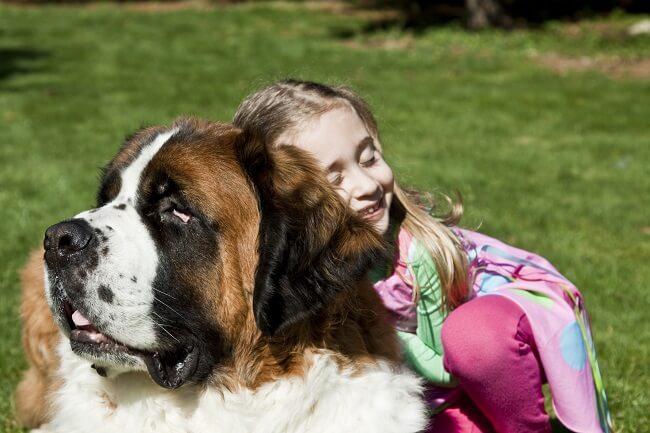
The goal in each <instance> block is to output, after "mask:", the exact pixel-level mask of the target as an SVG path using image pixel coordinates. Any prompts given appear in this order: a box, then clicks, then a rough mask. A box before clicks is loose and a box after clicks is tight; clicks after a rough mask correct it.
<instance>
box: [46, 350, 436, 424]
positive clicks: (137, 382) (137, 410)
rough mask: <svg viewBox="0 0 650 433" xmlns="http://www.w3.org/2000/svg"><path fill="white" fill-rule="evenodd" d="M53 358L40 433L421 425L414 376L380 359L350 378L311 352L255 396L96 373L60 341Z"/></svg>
mask: <svg viewBox="0 0 650 433" xmlns="http://www.w3.org/2000/svg"><path fill="white" fill-rule="evenodd" d="M59 354H60V356H61V367H60V374H61V376H62V377H63V378H65V381H64V384H63V386H62V388H61V389H60V390H59V391H58V393H57V394H56V397H55V402H54V408H55V411H54V413H55V416H54V419H53V420H52V421H51V422H50V423H49V424H47V425H45V426H43V427H41V429H39V430H38V431H39V432H41V433H87V432H93V433H131V432H133V433H154V432H155V433H171V432H174V433H180V432H186V433H208V432H209V433H306V432H310V433H325V432H328V433H330V432H332V433H334V432H335V433H344V432H355V433H366V432H367V433H393V432H394V433H398V432H399V433H408V432H417V431H420V430H421V429H422V428H424V427H425V425H426V419H427V418H426V415H425V407H424V403H423V401H422V399H421V386H420V381H419V379H417V378H416V377H415V376H414V375H413V374H412V373H410V372H408V371H407V370H405V369H403V367H396V366H394V365H391V364H389V363H388V362H385V361H378V362H377V363H376V364H374V365H370V366H368V367H367V368H366V369H365V370H364V371H363V372H361V373H359V372H356V373H353V372H352V371H350V370H346V369H341V368H339V366H338V365H337V364H336V362H335V361H334V360H333V357H332V354H331V353H328V352H325V351H322V352H316V353H313V355H312V356H311V366H310V367H309V368H308V370H307V372H306V374H305V375H304V377H289V378H283V379H280V380H278V381H276V382H272V383H267V384H265V385H263V386H261V387H260V388H259V389H257V390H256V391H251V390H249V389H240V390H237V391H233V392H230V391H227V390H225V389H216V388H214V387H210V386H208V387H198V386H184V387H182V388H180V389H177V390H173V391H170V390H166V389H163V388H161V387H159V386H157V385H155V384H154V383H153V382H152V381H151V380H150V379H149V378H148V376H147V375H146V374H145V373H138V372H134V373H127V374H121V375H118V376H115V377H109V378H102V377H100V376H98V375H97V374H96V373H95V371H94V370H92V369H91V368H90V363H89V362H88V361H85V360H83V359H80V358H78V357H77V356H76V355H74V354H73V353H72V352H71V351H70V349H69V346H68V342H67V339H66V338H62V342H61V344H60V345H59ZM109 400H110V402H109ZM34 433H35V432H34Z"/></svg>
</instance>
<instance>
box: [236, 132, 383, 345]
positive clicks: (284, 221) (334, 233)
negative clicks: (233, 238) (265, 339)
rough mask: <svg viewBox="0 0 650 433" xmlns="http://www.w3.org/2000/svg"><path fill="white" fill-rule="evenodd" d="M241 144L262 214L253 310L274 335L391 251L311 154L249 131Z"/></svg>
mask: <svg viewBox="0 0 650 433" xmlns="http://www.w3.org/2000/svg"><path fill="white" fill-rule="evenodd" d="M240 139H241V142H240V143H239V144H238V149H239V158H240V163H241V164H242V167H244V169H245V170H246V171H247V173H248V174H249V176H250V177H251V180H252V182H253V184H254V185H255V188H256V189H257V194H258V197H259V203H260V210H261V223H260V230H259V236H258V242H259V244H258V251H259V262H258V266H257V271H256V275H255V288H254V295H253V310H254V313H255V320H256V322H257V326H258V327H259V328H260V330H261V331H262V332H263V333H264V334H266V335H274V334H275V333H277V332H279V331H282V330H284V329H286V328H288V327H290V326H292V325H294V324H296V323H298V322H301V321H303V320H306V319H308V318H309V317H311V316H312V315H314V314H315V313H317V312H318V311H319V310H320V309H322V308H323V306H324V305H325V304H326V303H327V302H328V301H330V300H332V298H333V297H334V296H335V295H336V294H337V293H340V292H342V291H344V290H348V289H350V288H352V287H354V286H355V284H356V283H357V282H358V281H360V280H361V279H362V278H364V276H365V275H366V273H367V271H368V270H369V269H370V267H371V266H372V264H373V263H374V262H375V261H376V260H378V259H380V258H382V257H384V256H385V254H386V253H385V251H386V250H385V247H384V243H383V240H382V237H381V235H380V234H379V233H377V232H376V231H375V230H373V229H372V227H371V226H370V225H368V224H367V223H365V222H364V221H362V220H361V219H360V218H358V217H357V216H356V215H355V214H353V212H352V211H351V210H350V209H349V208H348V206H347V205H346V204H345V203H344V202H343V201H342V199H341V198H340V197H339V196H338V194H337V193H336V191H335V190H334V189H333V188H332V187H331V186H330V185H329V182H328V181H327V179H326V178H325V175H324V173H323V172H322V170H321V169H320V168H319V167H318V165H317V163H316V161H314V159H313V158H312V157H311V156H309V155H308V154H307V153H306V152H304V151H302V150H300V149H298V148H296V147H293V146H279V147H273V148H269V147H267V146H266V145H265V144H264V143H263V142H262V141H260V140H257V139H255V138H254V137H252V136H251V135H250V134H248V133H246V132H244V134H242V137H240Z"/></svg>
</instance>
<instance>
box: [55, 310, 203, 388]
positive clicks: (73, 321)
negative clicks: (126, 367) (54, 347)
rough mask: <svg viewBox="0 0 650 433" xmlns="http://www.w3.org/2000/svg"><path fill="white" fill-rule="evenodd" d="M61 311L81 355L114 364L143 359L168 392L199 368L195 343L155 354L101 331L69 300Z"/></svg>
mask: <svg viewBox="0 0 650 433" xmlns="http://www.w3.org/2000/svg"><path fill="white" fill-rule="evenodd" d="M62 309H63V313H64V315H65V318H66V322H67V324H68V326H69V329H70V345H71V347H72V350H73V352H75V353H76V354H77V355H79V356H82V357H90V358H92V359H93V360H110V361H113V362H115V361H116V360H122V361H123V360H124V359H126V358H131V357H137V358H140V359H141V360H142V361H143V362H144V364H145V365H146V367H147V370H148V372H149V375H150V376H151V378H152V379H153V381H154V382H156V383H157V384H158V385H160V386H162V387H164V388H169V389H175V388H178V387H180V386H181V385H183V384H184V383H185V382H186V381H187V380H188V379H190V378H191V377H192V376H193V374H194V372H195V371H196V369H197V365H198V360H199V351H198V350H197V349H196V347H195V345H193V344H178V345H177V346H176V347H174V348H172V349H165V350H156V351H145V350H141V349H137V348H133V347H129V346H127V345H125V344H123V343H120V342H119V341H118V340H116V339H115V338H113V337H111V336H109V335H107V334H106V333H104V332H102V331H101V330H100V329H98V327H97V326H96V325H94V324H93V323H92V322H91V321H90V320H89V319H88V318H87V317H86V316H84V314H83V313H82V312H81V311H79V310H78V309H76V308H75V307H74V306H73V305H72V304H71V303H70V302H69V301H67V300H65V301H63V308H62ZM129 355H130V356H129Z"/></svg>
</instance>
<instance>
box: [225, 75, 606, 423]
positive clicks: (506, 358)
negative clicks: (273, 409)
mask: <svg viewBox="0 0 650 433" xmlns="http://www.w3.org/2000/svg"><path fill="white" fill-rule="evenodd" d="M234 123H235V124H236V125H237V126H239V127H241V128H246V129H248V130H251V131H254V132H255V133H256V134H258V135H259V136H260V137H263V138H264V139H265V140H266V141H267V142H268V143H271V144H272V145H292V146H296V147H299V148H301V149H304V150H306V151H308V152H310V153H312V154H313V155H314V156H315V157H316V158H317V159H318V161H319V163H320V165H321V166H322V167H323V169H324V170H325V172H326V173H327V178H328V180H329V181H330V182H331V183H332V185H334V186H335V187H336V188H337V191H338V193H339V194H340V196H341V197H342V198H343V200H345V201H346V202H347V203H348V205H349V206H350V207H351V208H352V209H353V210H355V211H356V212H358V213H359V215H360V216H361V217H363V218H365V219H366V220H368V221H369V222H370V223H372V224H373V225H374V227H375V228H376V229H377V230H378V231H379V232H380V233H382V234H384V235H385V236H386V238H387V239H388V240H389V242H390V243H391V244H392V245H393V247H394V258H393V260H392V262H391V263H385V264H378V266H377V269H378V272H377V275H376V276H375V281H376V282H375V289H376V290H377V292H378V294H379V296H380V297H381V299H382V301H383V302H384V305H385V306H386V308H387V309H388V311H389V312H390V315H391V320H392V322H393V323H394V325H395V327H396V329H397V331H398V335H399V337H400V339H401V340H402V343H403V345H404V351H405V357H406V359H407V361H408V362H409V363H410V365H411V366H412V367H413V369H414V370H416V371H417V372H418V373H420V374H421V375H422V376H423V377H425V378H426V379H427V380H428V386H427V390H426V398H427V400H428V401H429V403H430V407H431V409H432V413H433V414H435V416H434V417H433V418H432V423H431V425H430V427H429V431H432V432H433V431H439V432H508V433H510V432H512V433H525V432H550V431H551V426H550V422H549V417H548V415H547V413H546V411H545V409H544V395H543V393H542V385H543V384H544V383H545V382H548V383H549V385H550V388H551V392H552V398H553V404H554V407H555V411H556V413H557V415H558V418H559V419H560V420H561V421H562V422H563V424H565V425H566V426H567V427H568V428H570V429H571V430H573V431H575V432H608V431H609V429H610V421H609V416H608V412H607V406H606V401H605V394H604V391H603V389H602V381H601V378H600V373H599V371H598V365H597V363H596V358H595V351H594V349H593V343H592V340H591V335H590V331H589V327H588V321H587V319H586V313H585V310H584V306H583V302H582V296H581V294H580V292H579V291H578V290H577V289H576V287H575V286H574V285H573V284H572V283H570V282H569V281H568V280H566V279H565V278H564V277H563V276H562V275H560V274H559V273H558V271H557V270H556V269H555V268H554V267H553V266H552V265H551V264H550V263H549V262H548V261H546V260H545V259H543V258H541V257H539V256H537V255H535V254H532V253H529V252H527V251H523V250H520V249H517V248H514V247H511V246H509V245H506V244H504V243H502V242H500V241H498V240H496V239H492V238H490V237H487V236H484V235H481V234H479V233H475V232H471V231H467V230H463V229H460V228H458V227H457V226H456V225H457V223H458V222H459V220H460V217H461V215H462V207H461V206H460V205H459V204H454V205H453V206H452V210H451V212H450V213H449V214H448V215H445V216H444V217H433V216H431V215H430V214H429V213H428V212H427V211H426V210H425V208H424V207H422V206H420V203H421V202H422V200H420V197H419V195H417V194H411V193H407V192H406V191H405V190H403V189H402V188H401V187H400V186H399V184H398V183H397V182H396V181H395V179H394V176H393V172H392V170H391V168H390V167H389V166H388V164H387V163H386V161H385V160H384V159H383V155H382V148H381V144H380V141H379V133H378V128H377V123H376V121H375V118H374V116H373V115H372V113H371V111H370V108H369V107H368V105H367V104H366V103H365V101H363V99H361V98H360V97H359V96H358V95H356V94H355V93H354V92H352V91H350V90H349V89H347V88H344V87H332V86H327V85H323V84H318V83H313V82H305V81H295V80H287V81H282V82H279V83H276V84H273V85H271V86H269V87H267V88H265V89H262V90H260V91H258V92H256V93H254V94H252V95H251V96H249V97H248V98H246V100H245V101H244V102H243V103H242V104H241V105H240V107H239V108H238V110H237V113H236V114H235V118H234ZM368 398H372V396H368Z"/></svg>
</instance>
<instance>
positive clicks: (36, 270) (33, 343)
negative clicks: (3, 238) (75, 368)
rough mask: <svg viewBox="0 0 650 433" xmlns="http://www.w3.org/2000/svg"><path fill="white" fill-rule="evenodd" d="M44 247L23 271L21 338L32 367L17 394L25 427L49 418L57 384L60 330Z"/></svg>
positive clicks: (38, 423)
mask: <svg viewBox="0 0 650 433" xmlns="http://www.w3.org/2000/svg"><path fill="white" fill-rule="evenodd" d="M43 273H44V269H43V250H42V249H39V250H36V251H34V252H32V254H31V255H30V258H29V261H28V262H27V264H26V265H25V267H24V268H23V271H22V274H21V282H22V299H21V304H20V317H21V319H22V325H23V329H22V342H23V349H24V351H25V356H26V357H27V361H28V363H29V369H28V370H27V371H26V372H25V374H24V376H23V379H22V381H21V382H20V384H19V385H18V388H17V389H16V394H15V404H16V417H17V418H18V421H19V422H20V423H21V424H22V425H24V426H26V427H37V426H39V425H40V424H42V423H44V422H46V421H47V419H48V409H49V405H48V400H49V395H50V393H51V392H52V391H53V390H54V389H55V388H56V387H57V386H58V385H57V380H56V376H55V372H56V369H57V367H58V358H57V355H56V352H55V346H56V343H57V342H58V339H59V330H58V328H57V326H56V325H55V324H54V319H53V318H52V314H51V313H50V308H49V306H48V305H47V301H46V300H45V291H44V288H43Z"/></svg>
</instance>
